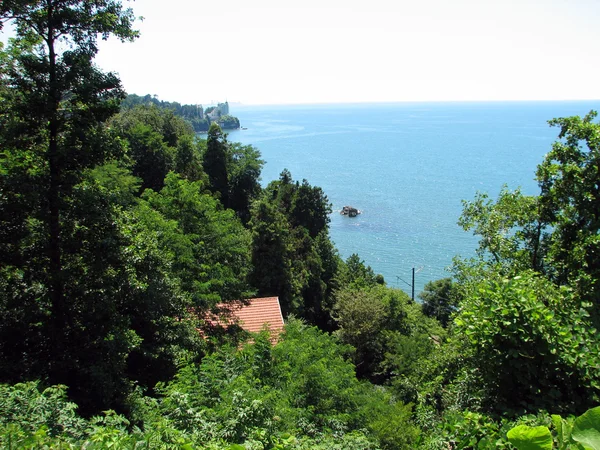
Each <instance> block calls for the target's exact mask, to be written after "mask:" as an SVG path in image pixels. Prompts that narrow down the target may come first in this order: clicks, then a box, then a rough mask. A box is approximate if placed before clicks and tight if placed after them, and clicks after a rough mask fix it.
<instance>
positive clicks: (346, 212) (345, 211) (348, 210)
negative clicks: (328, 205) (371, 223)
mask: <svg viewBox="0 0 600 450" xmlns="http://www.w3.org/2000/svg"><path fill="white" fill-rule="evenodd" d="M360 213H361V211H360V210H358V209H356V208H354V207H353V206H344V207H343V208H342V210H341V211H340V214H341V215H342V216H348V217H356V216H358V215H359V214H360Z"/></svg>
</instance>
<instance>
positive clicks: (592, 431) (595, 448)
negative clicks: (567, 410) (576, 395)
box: [571, 406, 600, 450]
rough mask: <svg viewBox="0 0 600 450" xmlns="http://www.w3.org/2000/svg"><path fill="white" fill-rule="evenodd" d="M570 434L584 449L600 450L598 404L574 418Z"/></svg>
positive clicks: (599, 411) (599, 408) (599, 413)
mask: <svg viewBox="0 0 600 450" xmlns="http://www.w3.org/2000/svg"><path fill="white" fill-rule="evenodd" d="M571 436H572V437H573V440H574V441H576V442H579V443H580V444H581V445H583V446H584V448H585V449H586V450H587V449H590V450H600V406H598V407H596V408H592V409H590V410H588V411H587V412H585V413H584V414H583V415H581V416H579V417H578V418H577V419H575V423H574V424H573V433H572V435H571Z"/></svg>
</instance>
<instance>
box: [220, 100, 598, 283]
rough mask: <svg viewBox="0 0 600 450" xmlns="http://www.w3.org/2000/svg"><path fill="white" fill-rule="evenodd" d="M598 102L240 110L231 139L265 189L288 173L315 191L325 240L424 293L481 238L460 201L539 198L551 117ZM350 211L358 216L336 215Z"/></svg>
mask: <svg viewBox="0 0 600 450" xmlns="http://www.w3.org/2000/svg"><path fill="white" fill-rule="evenodd" d="M599 107H600V101H580V102H506V103H505V102H494V103H400V104H357V105H352V104H350V105H302V106H239V105H230V110H231V113H232V114H233V115H235V116H237V117H238V118H239V119H240V122H241V124H242V127H245V128H247V129H245V130H238V131H233V132H231V133H230V134H229V140H230V141H238V142H241V143H243V144H252V145H254V146H255V147H257V148H258V149H259V150H260V152H261V154H262V157H263V159H264V160H265V161H266V164H265V167H264V169H263V173H262V184H263V185H267V184H268V183H269V182H270V181H272V180H274V179H277V178H278V177H279V174H280V173H281V171H282V170H283V169H285V168H287V169H288V170H290V171H291V173H292V176H293V178H294V179H295V180H300V181H301V180H302V179H307V180H308V181H309V182H310V183H311V184H312V185H316V186H320V187H322V188H323V190H324V191H325V193H326V194H327V197H328V198H329V200H330V202H331V203H332V204H333V209H334V213H333V214H332V215H331V224H330V227H331V231H330V233H331V238H332V240H333V241H334V242H335V245H336V247H337V249H338V250H339V253H340V255H341V256H342V257H343V258H347V257H348V256H350V255H351V254H352V253H358V254H359V255H360V257H361V258H362V259H363V260H364V261H365V262H366V263H367V264H368V265H370V266H371V267H372V268H373V270H374V271H375V272H376V273H381V274H382V275H383V276H384V277H385V280H386V282H387V283H388V285H390V286H393V287H398V288H401V289H404V290H405V291H406V292H408V293H410V291H411V288H410V286H409V285H410V283H411V273H412V268H415V269H416V277H415V288H416V292H417V293H418V292H420V291H421V290H422V289H423V286H424V285H425V284H426V283H427V282H428V281H432V280H436V279H439V278H443V277H446V276H449V275H450V273H449V272H448V271H447V268H448V267H449V266H450V265H451V263H452V259H453V257H454V256H457V255H460V256H462V257H470V256H473V255H474V253H475V249H476V248H477V239H476V237H474V236H473V235H472V233H470V232H465V231H463V230H462V229H461V228H460V227H459V226H458V225H457V220H458V218H459V216H460V214H461V211H462V203H461V201H462V200H471V199H473V198H474V196H475V194H476V193H477V192H478V191H479V192H487V193H488V194H490V196H492V197H495V196H497V194H498V193H499V191H500V189H501V188H502V186H503V185H504V184H506V185H508V187H509V188H511V189H514V188H517V187H521V188H522V190H523V191H524V193H526V194H537V193H538V188H537V183H536V181H535V179H534V177H535V170H536V166H537V164H539V163H540V162H541V161H542V159H543V158H544V155H545V154H546V153H547V152H548V151H549V150H550V149H551V146H552V143H553V142H554V140H556V137H557V135H558V132H559V130H558V129H557V128H551V127H549V126H548V124H547V121H548V120H549V119H551V118H554V117H565V116H571V115H585V114H587V113H588V112H589V111H590V110H591V109H598V108H599ZM344 205H351V206H354V207H355V208H358V209H359V210H361V211H362V214H361V215H359V216H358V217H356V218H348V217H345V216H341V215H340V214H339V212H338V211H339V210H340V209H342V207H343V206H344Z"/></svg>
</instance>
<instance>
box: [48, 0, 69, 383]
mask: <svg viewBox="0 0 600 450" xmlns="http://www.w3.org/2000/svg"><path fill="white" fill-rule="evenodd" d="M53 13H54V11H53V1H52V0H48V24H49V26H48V37H47V40H46V44H47V45H48V61H49V81H50V85H49V92H48V96H49V99H48V100H49V110H48V116H49V117H48V136H49V141H48V154H47V158H48V167H49V171H50V185H49V188H48V193H47V195H48V213H49V214H48V228H49V233H50V235H49V238H50V239H49V245H48V251H49V260H50V270H49V276H50V299H51V302H52V317H51V319H50V320H51V333H50V338H51V342H50V345H51V346H52V348H53V351H52V353H53V354H54V358H51V364H52V365H53V366H54V367H51V368H50V375H51V377H53V378H55V379H56V381H62V380H63V376H64V371H65V369H64V364H63V361H64V348H65V345H64V344H65V342H64V333H65V331H66V330H65V327H66V325H67V323H66V322H67V321H66V309H65V305H64V289H63V287H64V285H63V273H62V255H61V244H60V237H61V236H60V235H61V231H60V185H61V171H60V158H59V154H58V153H59V152H58V107H59V102H60V93H59V92H58V91H59V90H58V86H57V84H58V83H57V81H58V80H57V70H56V49H55V37H54V28H53V26H52V22H53ZM63 382H64V381H63Z"/></svg>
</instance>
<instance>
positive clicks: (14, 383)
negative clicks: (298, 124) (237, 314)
mask: <svg viewBox="0 0 600 450" xmlns="http://www.w3.org/2000/svg"><path fill="white" fill-rule="evenodd" d="M135 21H136V18H135V16H134V12H133V11H132V10H131V9H127V8H125V7H124V6H123V5H122V4H121V2H120V1H119V0H94V1H91V0H43V1H41V0H3V1H2V2H1V3H0V27H2V26H5V27H6V26H8V25H7V24H10V26H14V29H15V37H14V38H12V39H11V40H10V41H9V42H8V43H7V44H6V45H2V44H0V274H1V276H0V447H2V448H7V449H21V448H23V449H25V448H26V449H30V448H31V449H33V448H36V449H38V448H39V449H43V448H57V449H58V448H60V449H80V448H81V449H84V448H85V449H108V448H118V449H121V448H122V449H138V448H139V449H141V448H149V449H150V448H151V449H231V450H243V449H249V450H250V449H281V450H284V449H340V450H341V449H349V450H353V449H356V450H358V449H385V450H387V449H390V450H391V449H431V450H436V449H439V450H449V449H518V450H527V449H531V450H535V449H552V448H557V449H579V450H581V449H600V408H598V405H600V339H599V337H600V336H599V333H598V325H599V324H600V233H599V229H600V124H599V123H598V122H597V121H596V113H595V112H593V111H592V112H589V113H588V114H587V115H585V116H582V117H565V118H556V119H552V120H550V121H549V125H550V126H553V127H555V128H556V130H557V139H556V141H555V143H554V144H553V145H552V147H551V148H549V149H548V154H547V155H546V157H545V158H544V160H543V161H541V162H540V164H539V166H538V169H537V172H536V179H537V181H538V184H539V194H538V195H534V196H529V195H524V194H523V193H521V192H520V191H519V190H514V191H513V190H509V189H508V188H507V187H504V188H502V190H501V192H500V194H499V195H498V196H497V197H496V198H491V197H489V196H488V195H487V194H479V195H478V196H477V197H476V198H474V199H473V200H469V201H465V202H464V210H463V214H462V216H461V217H460V218H457V219H458V221H459V224H460V225H461V226H462V227H463V228H464V229H465V231H466V232H472V233H474V234H475V235H477V236H478V237H479V248H478V251H477V254H476V256H475V257H473V258H470V259H464V258H462V259H461V258H458V257H457V258H456V259H455V260H454V264H453V267H452V272H451V276H450V277H448V278H446V279H442V280H438V281H435V282H431V283H429V284H427V286H426V288H425V290H424V291H423V293H421V295H420V301H418V302H415V301H413V300H412V299H411V298H410V297H409V296H408V295H407V294H405V293H404V292H403V291H401V290H398V289H393V288H390V287H388V286H387V285H386V283H385V280H384V279H383V277H382V276H380V275H377V274H376V273H374V271H373V270H372V268H371V267H369V266H368V265H366V264H365V263H364V262H363V261H362V260H361V258H360V256H359V255H352V256H351V257H350V258H348V259H347V260H343V259H342V258H341V257H340V256H339V253H338V251H337V250H336V248H335V246H334V245H333V243H332V241H331V239H330V236H329V220H330V219H329V216H330V214H331V213H332V209H331V204H330V202H329V200H328V198H327V196H326V194H325V192H323V190H322V189H321V188H319V187H316V186H312V185H311V184H310V183H309V182H308V181H307V180H302V181H300V180H294V179H293V175H292V174H291V173H290V172H289V171H287V170H284V171H283V172H282V173H281V175H280V177H279V179H277V180H274V181H272V182H270V183H269V184H268V185H266V187H262V186H261V183H260V181H261V179H260V176H261V169H262V167H263V164H264V162H263V160H262V159H261V155H260V152H259V150H258V149H256V148H254V147H253V146H248V145H242V144H239V143H235V142H230V141H229V140H228V138H227V134H225V133H224V132H223V130H222V129H221V127H219V125H218V124H216V123H212V124H210V127H209V129H208V132H207V134H206V135H204V136H203V137H202V138H199V137H198V135H197V134H196V132H195V130H194V126H193V125H192V123H191V122H190V121H189V119H186V117H185V114H183V113H177V111H176V110H175V109H174V108H173V107H172V104H169V103H167V102H165V103H166V104H164V105H163V104H157V103H156V102H138V104H127V103H125V104H123V102H124V100H125V99H126V97H127V95H126V93H125V91H124V89H123V87H122V85H121V83H120V80H119V79H118V77H117V76H116V75H115V74H112V73H105V72H102V71H101V70H100V69H99V68H98V67H97V66H96V65H95V64H94V57H95V56H96V54H97V52H98V40H99V39H108V38H116V39H119V40H121V41H132V40H135V39H136V37H137V36H138V32H137V31H136V28H135ZM140 98H141V97H140ZM184 106H185V105H184ZM583 113H584V114H585V113H586V112H583ZM257 296H277V297H279V300H280V303H281V308H282V311H283V315H284V317H285V319H286V326H285V331H284V332H283V334H282V335H281V337H280V339H279V341H278V342H277V343H276V344H274V345H273V344H272V343H271V337H270V335H269V331H268V330H267V329H265V330H264V331H263V332H262V333H260V334H258V335H252V336H250V335H248V334H247V333H245V332H244V331H243V330H241V329H239V327H238V328H235V327H230V328H223V327H220V326H216V325H215V324H214V323H212V322H210V321H207V320H204V318H205V317H206V314H207V313H209V312H210V313H212V314H216V315H219V314H224V311H223V307H222V305H228V304H240V303H244V302H245V301H246V300H245V299H249V298H252V297H257Z"/></svg>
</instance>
